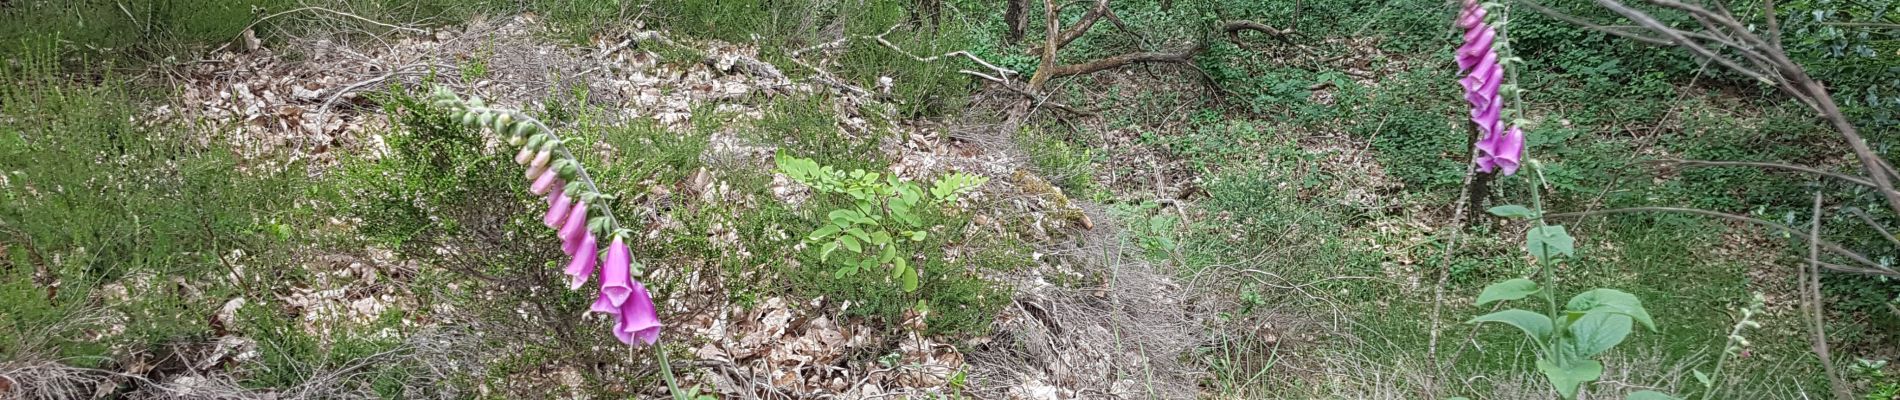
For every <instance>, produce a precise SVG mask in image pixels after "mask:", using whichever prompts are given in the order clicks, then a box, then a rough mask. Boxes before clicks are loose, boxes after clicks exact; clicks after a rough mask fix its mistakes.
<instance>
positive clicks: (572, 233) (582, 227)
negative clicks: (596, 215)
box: [555, 200, 587, 255]
mask: <svg viewBox="0 0 1900 400" xmlns="http://www.w3.org/2000/svg"><path fill="white" fill-rule="evenodd" d="M555 234H556V235H558V236H560V237H561V243H562V244H563V245H564V246H561V251H564V252H567V254H568V255H574V250H575V249H578V248H579V245H574V246H566V245H569V244H576V243H580V241H581V239H582V238H583V235H586V234H587V201H586V200H581V201H577V202H574V211H568V212H567V221H565V222H564V223H563V224H561V230H560V231H559V232H556V233H555Z"/></svg>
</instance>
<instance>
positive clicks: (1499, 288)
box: [1478, 278, 1543, 306]
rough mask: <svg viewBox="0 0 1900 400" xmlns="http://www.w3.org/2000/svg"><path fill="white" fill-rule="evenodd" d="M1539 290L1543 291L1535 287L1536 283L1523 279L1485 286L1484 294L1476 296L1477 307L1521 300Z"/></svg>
mask: <svg viewBox="0 0 1900 400" xmlns="http://www.w3.org/2000/svg"><path fill="white" fill-rule="evenodd" d="M1540 290H1543V289H1541V288H1539V287H1538V286H1537V282H1533V281H1531V280H1529V279H1524V278H1517V279H1512V280H1507V281H1503V282H1498V283H1493V284H1491V285H1490V286H1485V287H1484V292H1483V293H1479V294H1478V305H1481V306H1482V305H1485V304H1486V303H1490V302H1494V301H1502V300H1517V299H1522V298H1524V297H1526V296H1530V295H1533V294H1537V292H1538V291H1540Z"/></svg>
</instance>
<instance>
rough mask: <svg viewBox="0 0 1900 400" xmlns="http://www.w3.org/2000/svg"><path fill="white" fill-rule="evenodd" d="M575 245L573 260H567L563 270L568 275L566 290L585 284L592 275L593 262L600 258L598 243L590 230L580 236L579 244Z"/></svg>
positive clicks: (578, 287)
mask: <svg viewBox="0 0 1900 400" xmlns="http://www.w3.org/2000/svg"><path fill="white" fill-rule="evenodd" d="M576 247H577V248H578V249H579V250H577V251H575V252H574V260H573V261H568V263H567V270H566V271H564V272H566V273H567V277H568V280H567V289H568V290H575V289H580V288H581V286H582V285H586V284H587V280H588V279H589V278H593V277H594V264H595V263H596V262H598V261H599V260H598V259H599V258H600V247H599V243H597V240H596V239H595V238H594V234H593V233H591V232H590V233H587V234H586V236H585V237H582V238H581V241H580V244H579V245H578V246H576Z"/></svg>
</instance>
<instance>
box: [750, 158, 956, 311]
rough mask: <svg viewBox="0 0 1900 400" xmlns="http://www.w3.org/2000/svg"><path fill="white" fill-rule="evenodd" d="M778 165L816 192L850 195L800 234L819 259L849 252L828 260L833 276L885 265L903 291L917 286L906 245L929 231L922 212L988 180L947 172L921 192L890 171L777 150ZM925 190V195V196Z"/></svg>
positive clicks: (939, 206)
mask: <svg viewBox="0 0 1900 400" xmlns="http://www.w3.org/2000/svg"><path fill="white" fill-rule="evenodd" d="M778 168H779V172H780V173H783V174H785V176H786V177H789V178H791V179H792V180H793V181H796V182H798V183H801V184H805V185H808V186H811V187H812V189H814V190H817V191H818V192H820V193H825V194H831V195H839V194H842V195H845V196H848V197H850V198H851V200H852V204H851V205H850V206H849V207H845V208H841V209H836V210H832V211H831V212H829V213H826V214H825V219H826V220H827V222H830V223H829V224H825V225H823V226H821V227H819V228H818V229H817V230H814V231H812V232H811V235H810V236H809V237H807V238H806V240H809V241H811V242H812V243H814V244H820V245H819V249H818V253H819V254H818V260H819V261H821V262H825V261H827V260H830V259H831V255H832V253H836V252H837V251H838V250H840V249H842V250H847V251H849V252H850V253H847V254H844V255H841V256H839V257H838V258H837V261H832V264H835V265H837V266H838V270H837V273H836V275H837V277H839V278H843V277H845V276H847V275H857V274H858V273H859V272H863V271H866V270H870V269H872V268H877V267H882V266H885V265H889V266H890V267H891V274H890V275H891V279H895V280H897V282H898V283H899V285H900V286H902V287H903V288H904V291H906V292H914V291H916V290H917V285H918V280H917V273H918V271H917V270H916V269H913V268H911V265H910V263H911V261H912V259H913V257H914V256H913V254H915V253H916V251H915V249H912V248H910V246H911V245H914V244H917V243H919V242H923V241H924V238H926V237H929V236H930V232H929V231H928V228H929V227H928V226H926V225H924V218H923V216H924V215H926V214H927V213H930V212H931V211H933V210H931V209H932V208H936V209H942V208H945V207H948V206H949V205H952V204H955V203H956V201H957V197H958V196H961V195H963V194H964V193H967V192H969V191H971V190H975V189H976V187H977V186H979V185H982V184H983V182H984V181H987V180H988V179H987V178H983V177H981V176H975V175H969V174H963V173H950V174H946V175H944V176H941V177H938V178H937V181H936V182H935V183H933V184H931V185H930V188H929V189H928V191H926V190H925V189H924V188H923V187H921V186H918V185H917V184H915V183H911V182H909V181H903V180H899V179H898V178H897V176H896V175H895V174H893V175H883V174H880V173H877V172H865V171H864V170H852V171H851V172H849V173H847V172H844V171H841V170H838V169H835V168H831V167H828V166H821V165H818V163H817V162H814V161H812V160H808V159H802V158H797V157H792V156H789V155H785V154H782V153H781V154H779V156H778ZM926 194H928V195H929V197H925V195H926Z"/></svg>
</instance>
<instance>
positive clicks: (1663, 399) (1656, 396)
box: [1625, 390, 1679, 400]
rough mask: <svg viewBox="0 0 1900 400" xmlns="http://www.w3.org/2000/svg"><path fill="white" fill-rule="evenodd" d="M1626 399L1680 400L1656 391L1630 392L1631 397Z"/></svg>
mask: <svg viewBox="0 0 1900 400" xmlns="http://www.w3.org/2000/svg"><path fill="white" fill-rule="evenodd" d="M1625 399H1627V400H1679V399H1677V398H1676V397H1675V396H1670V395H1666V394H1663V392H1658V391H1654V390H1638V391H1635V392H1630V395H1629V397H1625Z"/></svg>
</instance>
